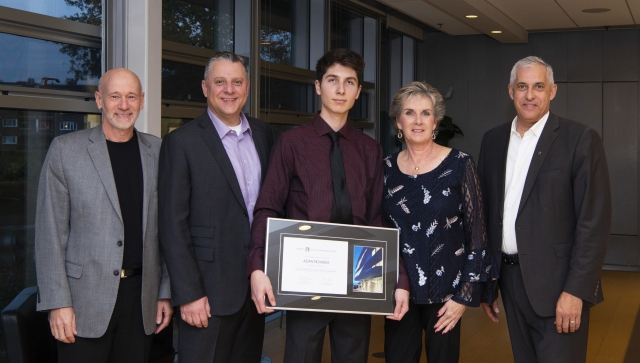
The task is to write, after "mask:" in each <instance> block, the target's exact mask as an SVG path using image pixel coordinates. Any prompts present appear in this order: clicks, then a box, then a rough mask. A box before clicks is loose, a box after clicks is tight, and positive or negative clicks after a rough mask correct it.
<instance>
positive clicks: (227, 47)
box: [162, 0, 234, 52]
mask: <svg viewBox="0 0 640 363" xmlns="http://www.w3.org/2000/svg"><path fill="white" fill-rule="evenodd" d="M162 38H163V39H165V40H169V41H172V42H177V43H182V44H188V45H192V46H195V47H200V48H208V49H215V50H219V51H227V52H233V43H234V1H233V0H217V1H215V0H183V1H182V0H163V1H162Z"/></svg>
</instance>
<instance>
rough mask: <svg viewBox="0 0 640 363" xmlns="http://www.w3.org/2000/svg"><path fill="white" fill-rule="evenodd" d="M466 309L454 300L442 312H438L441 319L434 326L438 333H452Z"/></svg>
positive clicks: (446, 304) (448, 302)
mask: <svg viewBox="0 0 640 363" xmlns="http://www.w3.org/2000/svg"><path fill="white" fill-rule="evenodd" d="M466 309H467V307H466V306H464V305H462V304H458V303H457V302H455V301H453V300H449V301H447V302H446V303H445V304H444V306H443V307H442V308H441V309H440V311H438V317H440V319H438V321H437V322H436V325H435V326H434V328H435V329H436V333H438V332H440V330H442V334H446V333H448V332H449V331H451V330H452V329H453V328H454V327H455V326H456V324H457V323H458V320H460V318H461V317H462V314H463V313H464V311H465V310H466ZM443 329H444V330H443Z"/></svg>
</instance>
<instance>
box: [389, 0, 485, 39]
mask: <svg viewBox="0 0 640 363" xmlns="http://www.w3.org/2000/svg"><path fill="white" fill-rule="evenodd" d="M378 1H379V2H381V3H383V4H386V5H388V6H390V7H392V8H395V9H397V10H399V11H401V12H403V13H405V14H407V15H409V16H411V17H412V18H414V19H416V20H419V21H421V22H423V23H425V24H427V25H429V26H431V27H432V28H434V29H438V30H440V31H442V32H444V33H447V34H450V35H467V34H478V31H476V30H475V29H473V28H472V27H470V26H468V25H466V24H464V23H462V22H460V21H458V20H456V19H454V18H452V17H451V16H449V15H448V14H446V13H444V12H442V11H440V10H439V9H437V8H435V7H433V6H432V5H430V4H428V3H426V2H424V1H422V0H409V1H402V0H400V1H397V0H378ZM456 1H462V0H456ZM438 24H442V27H440V26H439V25H438Z"/></svg>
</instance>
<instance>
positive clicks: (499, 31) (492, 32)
mask: <svg viewBox="0 0 640 363" xmlns="http://www.w3.org/2000/svg"><path fill="white" fill-rule="evenodd" d="M491 34H502V30H492V31H491Z"/></svg>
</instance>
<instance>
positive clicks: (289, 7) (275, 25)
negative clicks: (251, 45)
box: [260, 0, 310, 69]
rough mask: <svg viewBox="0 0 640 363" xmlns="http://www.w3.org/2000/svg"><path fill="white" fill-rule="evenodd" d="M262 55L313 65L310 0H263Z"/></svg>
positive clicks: (266, 59)
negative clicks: (310, 37) (310, 59)
mask: <svg viewBox="0 0 640 363" xmlns="http://www.w3.org/2000/svg"><path fill="white" fill-rule="evenodd" d="M260 6H261V11H262V13H261V14H262V15H261V21H262V24H260V58H261V59H262V60H264V61H267V62H274V63H280V64H287V65H291V66H294V67H299V68H307V69H308V68H309V40H310V39H309V27H310V22H309V12H310V1H309V0H298V1H293V0H262V1H261V2H260Z"/></svg>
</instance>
